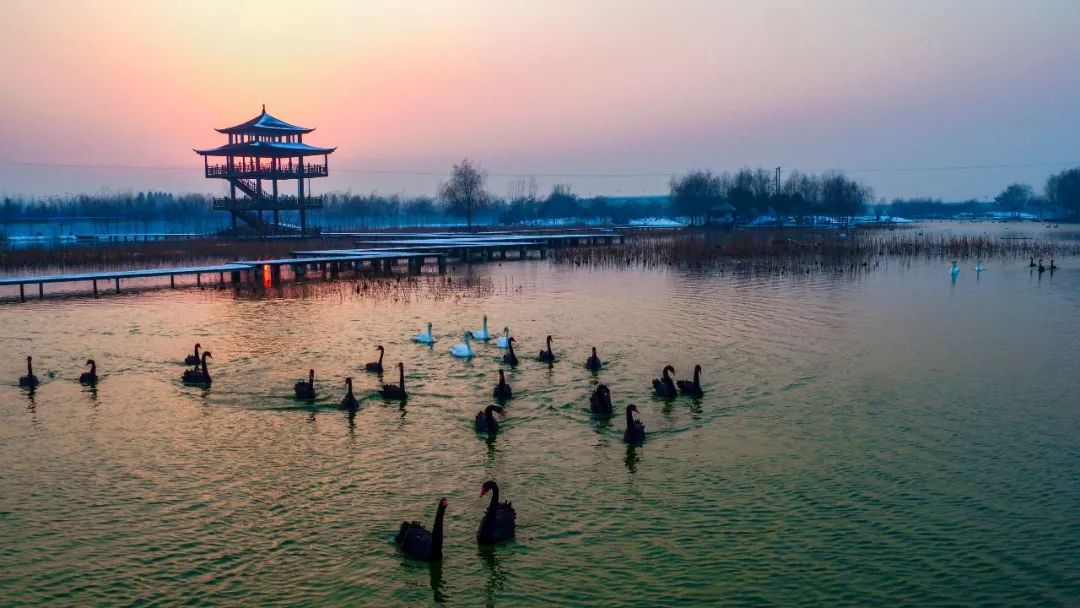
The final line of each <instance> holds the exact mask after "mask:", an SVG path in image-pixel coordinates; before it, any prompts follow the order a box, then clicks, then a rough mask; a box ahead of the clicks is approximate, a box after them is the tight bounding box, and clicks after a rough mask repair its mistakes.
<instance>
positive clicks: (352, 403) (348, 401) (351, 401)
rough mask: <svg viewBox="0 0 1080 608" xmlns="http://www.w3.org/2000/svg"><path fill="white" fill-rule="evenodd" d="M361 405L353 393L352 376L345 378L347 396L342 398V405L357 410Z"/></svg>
mask: <svg viewBox="0 0 1080 608" xmlns="http://www.w3.org/2000/svg"><path fill="white" fill-rule="evenodd" d="M359 405H360V403H359V402H357V401H356V396H355V395H353V394H352V378H345V397H344V398H342V400H341V407H342V408H344V409H347V410H355V409H356V408H357V407H359Z"/></svg>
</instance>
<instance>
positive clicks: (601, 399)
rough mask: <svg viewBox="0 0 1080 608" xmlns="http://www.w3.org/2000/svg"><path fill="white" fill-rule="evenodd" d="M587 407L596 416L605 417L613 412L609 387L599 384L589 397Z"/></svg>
mask: <svg viewBox="0 0 1080 608" xmlns="http://www.w3.org/2000/svg"><path fill="white" fill-rule="evenodd" d="M589 409H591V410H592V413H593V414H594V415H596V416H600V417H603V418H607V417H609V416H611V414H612V413H613V410H612V407H611V389H609V388H608V387H607V385H606V384H599V385H597V386H596V390H595V391H593V394H592V396H591V397H589Z"/></svg>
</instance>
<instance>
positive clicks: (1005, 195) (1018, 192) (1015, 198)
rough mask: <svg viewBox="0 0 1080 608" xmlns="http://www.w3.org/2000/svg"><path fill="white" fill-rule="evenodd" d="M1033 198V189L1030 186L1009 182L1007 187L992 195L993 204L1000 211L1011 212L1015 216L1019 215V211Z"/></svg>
mask: <svg viewBox="0 0 1080 608" xmlns="http://www.w3.org/2000/svg"><path fill="white" fill-rule="evenodd" d="M1033 198H1035V191H1034V190H1032V189H1031V186H1029V185H1027V184H1009V186H1008V187H1007V188H1005V189H1004V190H1002V191H1001V194H999V195H997V196H996V197H994V204H995V205H997V206H998V208H1000V209H1001V210H1002V211H1004V212H1006V213H1011V214H1013V216H1014V217H1015V216H1018V215H1020V212H1021V211H1023V210H1024V208H1025V207H1027V205H1028V203H1029V202H1031V199H1033Z"/></svg>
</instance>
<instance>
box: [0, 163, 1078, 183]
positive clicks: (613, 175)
mask: <svg viewBox="0 0 1080 608" xmlns="http://www.w3.org/2000/svg"><path fill="white" fill-rule="evenodd" d="M0 165H6V166H14V167H43V168H55V169H91V170H94V169H97V170H123V171H192V172H196V171H197V170H198V165H195V164H192V165H121V164H78V163H54V162H36V161H9V160H0ZM1075 165H1080V162H1078V161H1055V162H1044V163H999V164H973V165H940V166H923V167H856V168H834V169H835V170H838V171H843V172H846V173H918V172H934V171H992V170H1000V169H1038V168H1051V167H1064V166H1075ZM334 170H335V171H337V172H341V173H357V174H363V175H414V176H433V177H448V176H450V175H451V173H450V172H449V171H425V170H397V169H369V168H363V167H335V168H334ZM824 170H827V169H804V171H824ZM686 172H687V171H686V170H682V171H661V172H647V173H638V172H625V173H622V172H606V173H529V172H524V173H489V174H488V175H489V176H490V177H496V178H525V177H538V178H594V179H620V178H647V177H653V178H656V177H674V176H678V175H684V174H685V173H686Z"/></svg>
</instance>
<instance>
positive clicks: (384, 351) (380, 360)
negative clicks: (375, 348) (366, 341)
mask: <svg viewBox="0 0 1080 608" xmlns="http://www.w3.org/2000/svg"><path fill="white" fill-rule="evenodd" d="M385 354H386V350H384V349H381V348H380V349H379V365H382V358H383V355H385Z"/></svg>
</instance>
